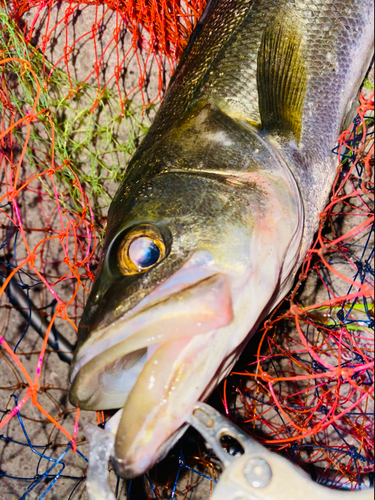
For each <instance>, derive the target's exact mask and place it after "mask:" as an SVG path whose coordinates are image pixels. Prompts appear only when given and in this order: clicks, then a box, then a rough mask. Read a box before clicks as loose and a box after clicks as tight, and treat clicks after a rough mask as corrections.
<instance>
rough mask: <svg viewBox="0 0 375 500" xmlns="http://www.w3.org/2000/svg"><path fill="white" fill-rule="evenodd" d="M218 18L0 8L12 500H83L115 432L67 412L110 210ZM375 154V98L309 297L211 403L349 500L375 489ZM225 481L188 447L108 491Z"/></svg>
mask: <svg viewBox="0 0 375 500" xmlns="http://www.w3.org/2000/svg"><path fill="white" fill-rule="evenodd" d="M203 8H204V4H203V3H202V2H196V3H194V2H191V1H189V2H182V1H179V2H174V1H172V0H168V2H167V1H162V0H158V1H156V2H152V3H151V2H143V1H139V2H133V1H130V2H122V1H120V0H118V1H116V0H107V1H95V0H76V1H73V0H71V1H59V2H57V1H55V0H49V1H42V0H15V1H13V2H0V28H1V31H0V37H1V38H0V68H1V80H0V101H1V103H0V109H1V113H0V117H1V118H0V161H1V163H0V183H1V194H0V217H1V218H0V224H1V227H0V231H1V235H0V250H1V254H0V296H1V303H0V311H1V313H0V325H1V326H0V328H1V332H0V343H1V348H0V373H1V379H0V380H1V382H0V397H1V407H0V408H1V423H0V426H1V430H0V438H1V440H0V444H1V455H0V457H1V458H0V492H1V495H2V498H6V499H8V498H9V499H12V498H17V499H18V498H38V499H43V498H46V499H50V498H52V499H58V500H61V499H78V498H86V496H85V495H86V494H85V491H84V480H85V473H86V467H87V457H88V452H89V448H88V444H87V441H86V438H85V435H84V431H83V428H84V425H85V424H86V423H89V422H90V423H94V422H97V423H98V424H101V423H102V422H103V421H104V420H105V419H106V418H107V415H106V414H103V413H101V412H100V413H98V414H97V415H95V413H93V412H81V413H80V412H79V411H78V410H76V409H75V408H72V407H71V405H70V404H69V402H68V400H67V395H68V363H66V362H65V361H66V359H67V358H66V357H65V358H64V355H65V354H67V353H66V352H65V351H64V347H66V345H68V346H69V344H71V345H73V344H74V343H75V341H76V330H77V325H78V322H79V318H80V316H81V314H82V311H83V307H84V304H85V301H86V299H87V295H88V292H89V289H90V284H91V281H92V280H93V277H94V274H95V269H96V266H97V258H98V255H99V252H100V245H101V241H102V237H103V231H104V227H105V222H106V212H107V208H108V205H109V203H110V199H111V197H112V195H113V193H114V191H115V189H116V186H117V185H118V183H119V181H120V179H121V176H122V173H123V171H124V169H125V166H126V163H127V162H128V160H129V159H130V157H131V156H132V155H133V153H134V151H135V149H136V147H137V145H138V143H139V140H140V138H141V137H142V135H143V134H144V133H145V131H146V130H147V127H148V125H149V123H150V120H151V119H152V117H153V114H154V112H155V109H156V107H157V104H158V102H159V101H160V98H161V97H162V94H163V90H164V88H165V85H166V83H167V81H168V79H169V77H170V74H171V73H172V72H173V69H174V67H175V63H176V61H177V60H178V58H179V56H180V55H181V52H182V50H183V48H184V46H185V45H186V43H187V40H188V37H189V34H190V33H191V31H192V29H193V26H194V24H195V23H196V21H197V19H198V18H199V17H200V15H201V13H202V10H203ZM373 148H374V146H373V95H370V92H368V93H367V95H366V98H365V97H363V96H361V101H360V103H359V107H358V115H357V117H356V119H355V121H354V123H353V124H352V126H351V127H350V129H349V130H348V131H346V132H344V133H343V134H342V135H341V136H340V138H339V139H338V146H337V148H336V150H335V152H336V154H337V158H338V161H337V164H338V174H337V178H336V181H335V185H334V188H333V194H332V198H331V201H330V203H329V205H328V206H327V208H326V210H325V211H324V212H323V213H322V215H321V224H320V229H319V232H318V236H317V240H316V241H315V242H314V244H313V246H312V247H311V250H310V252H309V254H308V256H307V258H306V261H305V264H304V266H303V268H302V270H301V274H300V276H299V281H298V283H297V285H296V286H295V288H294V290H293V291H292V292H291V294H290V296H288V297H287V298H286V300H285V301H283V303H282V304H280V305H279V306H278V308H277V309H276V310H275V311H274V312H273V314H272V315H271V317H270V318H268V319H267V321H266V322H265V324H264V325H263V327H262V328H261V329H260V330H259V332H258V333H257V335H256V337H255V338H254V341H253V342H251V346H249V348H248V349H247V350H246V351H245V353H244V355H243V356H242V358H241V360H240V362H239V364H238V365H237V366H236V368H235V370H234V372H233V374H232V375H231V376H230V377H229V378H228V379H227V380H226V381H225V382H224V384H222V385H221V386H220V388H219V389H218V390H217V391H216V393H215V395H214V397H213V400H211V402H212V403H213V404H216V406H217V407H219V408H220V409H221V410H222V411H223V412H225V413H226V414H227V415H228V417H229V418H231V419H233V420H235V421H236V422H237V423H239V424H240V425H241V426H242V427H243V428H244V429H246V431H247V432H249V433H250V434H251V435H254V436H255V437H256V439H257V440H259V441H261V442H263V443H264V444H265V445H266V446H269V447H271V449H273V450H275V451H278V452H280V453H283V454H285V455H287V456H288V457H289V458H290V459H291V460H292V461H294V462H295V463H298V464H299V465H301V466H303V467H304V468H305V469H307V470H309V471H310V473H311V474H312V475H313V476H314V478H317V479H318V480H319V481H321V482H323V483H325V484H332V485H336V486H341V487H342V486H346V487H349V488H357V487H359V486H360V485H361V484H363V483H366V484H367V483H369V482H371V480H372V479H371V477H372V476H371V474H372V473H373V455H372V453H373V434H372V432H373V396H372V391H373V347H372V339H373V327H374V306H373V278H374V270H373V262H372V257H373V240H372V239H371V238H372V234H371V230H372V228H373V214H372V208H373V207H372V203H373V180H372V171H373ZM20 291H21V292H22V297H24V300H25V301H26V302H24V303H23V304H22V303H21V302H20V299H19V297H20V294H19V293H18V292H20ZM31 310H34V311H38V312H39V316H40V321H41V323H42V328H40V332H39V333H40V335H38V334H37V333H36V331H35V328H33V327H32V324H31V323H32V317H31V314H30V312H31ZM59 335H61V336H59ZM48 338H49V339H50V340H51V339H54V342H55V344H54V347H51V346H50V343H48V342H47V339H48ZM62 340H65V341H66V343H64V342H63V341H62ZM59 342H60V343H59ZM228 447H229V449H230V450H231V451H235V445H233V443H230V442H228ZM219 474H220V466H219V464H218V462H217V460H216V459H215V457H214V456H213V455H212V452H211V451H210V450H207V449H206V448H205V446H204V443H203V441H201V440H200V439H199V438H198V437H197V435H196V434H195V433H194V432H193V431H189V432H188V433H187V435H186V436H185V438H184V439H183V440H182V442H181V443H179V444H178V446H177V447H176V448H175V449H174V450H172V452H171V454H170V455H169V456H168V457H167V459H165V460H164V461H163V462H162V463H161V464H159V465H158V466H157V467H155V468H154V469H153V470H152V471H150V473H149V475H147V476H145V478H141V479H139V480H134V481H133V482H129V483H125V482H124V481H122V480H119V479H118V478H117V477H116V476H115V474H114V472H112V473H111V477H110V481H111V484H112V487H113V491H114V492H115V494H116V497H117V498H128V499H130V500H131V499H132V498H133V499H134V498H136V499H137V500H139V499H140V498H150V499H152V498H159V499H168V498H189V499H196V500H198V499H199V498H201V499H204V500H206V499H208V498H210V492H211V491H212V489H213V483H214V481H215V480H216V479H217V478H218V476H219Z"/></svg>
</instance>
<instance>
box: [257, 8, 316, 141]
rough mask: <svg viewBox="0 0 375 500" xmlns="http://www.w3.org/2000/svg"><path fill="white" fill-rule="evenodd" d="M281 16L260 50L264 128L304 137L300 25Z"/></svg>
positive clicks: (269, 26) (261, 114)
mask: <svg viewBox="0 0 375 500" xmlns="http://www.w3.org/2000/svg"><path fill="white" fill-rule="evenodd" d="M280 18H281V16H280V17H278V19H277V20H276V21H274V22H272V23H271V24H269V25H268V27H267V28H266V30H265V31H264V33H263V37H262V41H261V45H260V48H259V51H258V68H257V73H258V74H257V81H258V95H259V112H260V116H261V121H262V127H263V128H264V129H265V130H267V131H269V132H272V131H275V132H277V133H280V134H282V135H290V134H293V135H294V137H295V138H296V139H297V141H298V140H299V138H300V135H301V125H302V110H303V103H304V99H305V93H306V80H307V72H306V65H305V59H304V56H303V54H302V50H301V41H302V37H301V35H300V34H299V33H298V29H297V28H295V26H296V22H295V21H294V22H293V21H292V20H291V19H288V16H286V18H285V19H284V20H283V21H280Z"/></svg>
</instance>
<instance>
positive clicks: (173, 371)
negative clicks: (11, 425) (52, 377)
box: [70, 273, 233, 477]
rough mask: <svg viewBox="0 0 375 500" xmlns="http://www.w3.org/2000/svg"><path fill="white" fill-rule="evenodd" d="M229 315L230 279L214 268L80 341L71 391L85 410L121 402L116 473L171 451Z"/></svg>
mask: <svg viewBox="0 0 375 500" xmlns="http://www.w3.org/2000/svg"><path fill="white" fill-rule="evenodd" d="M232 319H233V312H232V298H231V291H230V285H229V279H228V277H227V276H226V275H225V274H222V273H217V274H214V275H211V276H209V277H206V278H204V279H202V280H200V281H198V282H197V283H195V284H192V285H190V286H188V287H186V288H184V289H182V290H180V291H178V292H177V293H173V294H172V295H170V296H168V297H163V298H160V301H159V302H158V303H156V304H154V305H152V306H150V307H148V308H146V309H145V310H141V311H139V312H137V314H135V315H134V316H132V317H130V318H127V319H126V320H123V321H118V322H117V323H115V324H114V325H110V326H109V327H107V328H106V329H104V330H103V331H102V332H99V333H98V334H96V335H95V339H96V342H91V343H89V345H88V346H85V345H84V344H83V346H82V347H81V352H78V354H77V355H76V358H75V366H73V368H72V387H71V392H70V399H71V401H72V403H73V404H75V405H77V406H79V407H81V408H84V409H90V410H92V409H109V408H120V407H121V406H123V412H122V416H121V420H120V424H119V427H118V431H117V434H116V440H115V456H114V458H113V465H114V467H115V469H116V471H118V473H119V474H120V475H121V476H123V477H135V476H137V475H139V474H141V473H143V472H145V471H146V470H147V469H149V468H150V467H151V466H152V465H153V464H154V463H155V462H156V461H157V460H158V459H159V458H160V456H161V455H162V454H163V450H166V451H168V449H169V448H170V446H171V445H168V443H169V442H170V440H171V439H172V440H173V435H175V433H176V431H178V429H179V428H180V427H181V426H182V425H183V424H184V423H185V422H186V419H187V418H188V415H189V412H190V410H191V409H192V408H193V407H194V404H195V403H196V401H197V400H198V399H199V398H200V397H201V395H202V394H203V393H204V392H205V391H206V389H207V386H208V385H209V384H210V383H211V380H212V378H213V376H214V375H215V371H216V370H217V364H218V362H219V361H218V360H221V359H222V357H223V352H224V351H225V349H224V343H223V342H222V343H221V344H220V342H219V343H218V342H217V341H216V337H217V334H218V332H221V330H222V329H223V327H225V326H226V325H229V324H230V323H231V322H232ZM220 346H221V347H220ZM220 349H221V350H222V351H223V352H221V350H220Z"/></svg>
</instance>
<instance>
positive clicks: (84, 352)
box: [70, 266, 219, 384]
mask: <svg viewBox="0 0 375 500" xmlns="http://www.w3.org/2000/svg"><path fill="white" fill-rule="evenodd" d="M192 270H194V271H195V273H197V275H198V278H197V279H195V280H192V279H190V280H189V279H186V280H185V281H184V280H183V278H184V277H185V278H188V277H190V278H191V275H194V272H191V271H192ZM217 274H219V273H218V270H217V269H209V268H205V267H198V266H193V267H192V268H190V267H185V266H183V267H182V268H181V269H180V270H179V271H177V273H175V274H173V275H172V276H171V277H170V278H169V279H168V280H167V281H165V282H164V283H162V284H161V285H159V286H158V287H157V288H156V289H155V290H154V291H153V292H151V293H150V294H149V295H148V296H147V297H146V298H145V299H142V300H141V301H140V302H139V303H138V304H137V305H136V306H135V307H133V308H132V309H131V310H129V311H127V312H126V313H125V314H124V315H123V316H122V317H120V318H118V319H117V320H116V321H115V322H114V323H112V324H110V325H108V326H106V327H104V328H101V329H96V330H94V331H93V332H91V335H92V334H94V338H91V339H90V338H89V339H88V340H86V341H85V342H84V343H83V344H82V346H81V347H80V348H79V350H78V351H77V353H76V354H75V356H74V361H73V363H72V369H71V374H70V382H71V384H72V383H73V382H74V380H75V378H76V376H77V374H78V372H79V371H80V370H81V368H82V367H83V366H84V365H85V364H86V363H88V362H89V361H90V360H91V359H93V358H95V357H97V356H98V355H100V354H101V353H102V352H104V351H105V350H106V349H108V348H110V347H112V346H113V345H116V344H118V343H120V342H121V341H122V340H124V339H123V338H118V337H120V334H119V335H118V336H117V338H116V336H115V337H114V339H113V340H116V341H113V342H112V343H110V341H109V339H105V338H103V336H105V333H106V332H108V331H110V330H113V329H114V328H119V327H121V326H122V325H124V324H125V323H126V322H128V321H129V322H130V321H131V320H132V319H134V318H136V317H137V316H139V315H140V314H141V313H145V312H146V311H147V310H151V309H153V308H156V307H158V306H160V304H162V303H163V302H166V301H168V300H169V299H171V298H173V297H174V296H176V295H177V294H179V293H181V292H184V291H186V290H188V289H189V288H195V287H196V286H197V285H198V284H199V283H202V282H204V281H206V280H207V279H210V278H211V277H213V276H215V275H217ZM181 275H182V276H181ZM181 278H182V279H181ZM134 333H136V332H134ZM87 343H89V345H87ZM102 343H107V346H106V348H105V349H101V344H102ZM108 344H109V345H108ZM90 351H91V352H90Z"/></svg>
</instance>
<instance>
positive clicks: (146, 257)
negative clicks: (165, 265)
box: [117, 224, 166, 274]
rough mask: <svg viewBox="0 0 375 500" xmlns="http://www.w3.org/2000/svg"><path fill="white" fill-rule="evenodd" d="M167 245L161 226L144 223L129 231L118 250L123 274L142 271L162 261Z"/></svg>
mask: <svg viewBox="0 0 375 500" xmlns="http://www.w3.org/2000/svg"><path fill="white" fill-rule="evenodd" d="M165 254H166V245H165V241H164V238H163V235H162V234H161V232H160V230H159V228H158V227H157V226H154V225H151V224H142V225H140V226H137V227H135V228H133V229H132V230H130V231H129V232H127V233H126V234H125V235H124V237H123V239H122V241H121V243H120V245H119V247H118V251H117V263H118V266H119V268H120V271H121V273H122V274H137V273H142V272H145V271H147V270H149V269H150V268H152V267H153V266H155V265H156V264H158V262H160V261H161V260H162V259H163V258H164V257H165Z"/></svg>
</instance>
